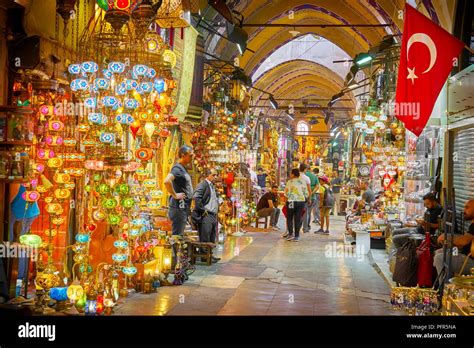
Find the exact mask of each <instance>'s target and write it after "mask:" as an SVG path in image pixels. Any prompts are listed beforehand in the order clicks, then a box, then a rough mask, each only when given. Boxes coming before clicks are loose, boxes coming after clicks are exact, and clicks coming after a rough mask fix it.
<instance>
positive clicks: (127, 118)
mask: <svg viewBox="0 0 474 348" xmlns="http://www.w3.org/2000/svg"><path fill="white" fill-rule="evenodd" d="M115 120H116V121H117V122H118V123H120V124H132V123H133V121H135V119H134V118H133V116H132V115H130V114H119V115H117V116H116V117H115Z"/></svg>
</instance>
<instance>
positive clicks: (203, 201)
mask: <svg viewBox="0 0 474 348" xmlns="http://www.w3.org/2000/svg"><path fill="white" fill-rule="evenodd" d="M204 175H205V176H206V179H205V180H203V181H202V182H201V183H200V184H199V185H198V186H197V188H196V191H195V192H194V197H193V198H194V211H193V219H194V218H196V220H197V225H198V231H199V241H200V242H203V243H215V242H216V237H217V213H218V212H219V199H218V198H217V192H216V188H215V186H214V183H215V181H216V180H217V178H218V176H219V174H218V173H217V171H216V170H215V169H207V170H206V171H205V172H204ZM219 260H220V258H217V257H214V256H213V257H212V261H213V262H217V261H219Z"/></svg>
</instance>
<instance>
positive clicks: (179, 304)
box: [115, 217, 402, 315]
mask: <svg viewBox="0 0 474 348" xmlns="http://www.w3.org/2000/svg"><path fill="white" fill-rule="evenodd" d="M280 226H283V221H281V222H280ZM315 229H316V226H314V225H313V227H312V230H313V231H314V230H315ZM343 229H344V219H343V217H337V218H332V226H331V230H332V231H333V232H331V234H330V235H329V236H327V235H318V234H314V233H312V232H311V233H306V234H303V235H302V236H301V238H300V242H299V243H293V242H287V241H285V240H283V239H282V238H281V237H280V236H281V234H282V233H283V230H282V231H272V232H248V233H245V234H244V236H242V237H229V238H228V239H227V240H226V242H225V244H224V245H220V246H219V250H218V251H217V253H216V254H217V256H219V257H222V260H221V261H220V262H218V263H217V264H213V265H212V266H206V265H204V264H202V265H198V267H197V270H196V272H195V273H194V274H192V275H191V276H190V279H189V281H187V282H186V283H185V284H184V285H182V286H170V287H161V288H160V289H158V292H157V293H154V294H148V295H145V294H133V295H132V296H130V297H128V298H127V299H126V300H125V301H123V302H122V303H119V304H118V305H117V307H116V309H115V314H118V315H400V314H402V313H400V312H397V311H394V310H392V309H391V308H390V303H389V294H390V289H389V286H388V284H387V283H386V282H385V280H384V279H383V277H382V276H381V275H380V274H379V273H377V270H376V268H374V267H373V266H372V264H371V262H373V261H371V258H369V257H357V256H356V255H354V254H352V253H351V252H347V253H346V254H344V253H343V243H342V233H343Z"/></svg>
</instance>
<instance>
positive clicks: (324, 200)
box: [314, 175, 334, 234]
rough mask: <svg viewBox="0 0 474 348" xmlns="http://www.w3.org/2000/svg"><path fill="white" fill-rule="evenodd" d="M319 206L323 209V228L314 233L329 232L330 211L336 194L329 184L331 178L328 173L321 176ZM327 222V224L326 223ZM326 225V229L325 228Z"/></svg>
mask: <svg viewBox="0 0 474 348" xmlns="http://www.w3.org/2000/svg"><path fill="white" fill-rule="evenodd" d="M319 181H320V183H321V184H320V185H319V188H320V190H319V202H320V203H319V206H320V211H321V228H320V229H319V230H318V231H316V232H314V233H324V234H329V213H330V212H331V209H332V207H333V206H334V194H333V193H332V190H331V187H330V186H329V179H328V177H327V176H326V175H323V176H321V177H320V178H319ZM325 222H326V224H325ZM324 226H326V230H325V229H324Z"/></svg>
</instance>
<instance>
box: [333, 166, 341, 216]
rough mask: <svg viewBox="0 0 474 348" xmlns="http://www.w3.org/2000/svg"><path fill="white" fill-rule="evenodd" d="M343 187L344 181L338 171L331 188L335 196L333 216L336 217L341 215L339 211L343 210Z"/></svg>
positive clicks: (335, 173) (335, 172)
mask: <svg viewBox="0 0 474 348" xmlns="http://www.w3.org/2000/svg"><path fill="white" fill-rule="evenodd" d="M341 186H342V179H341V176H340V175H339V173H338V172H337V171H334V177H333V179H332V180H331V188H332V193H333V194H334V200H335V204H334V209H333V214H334V216H338V215H339V210H340V209H341Z"/></svg>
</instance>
